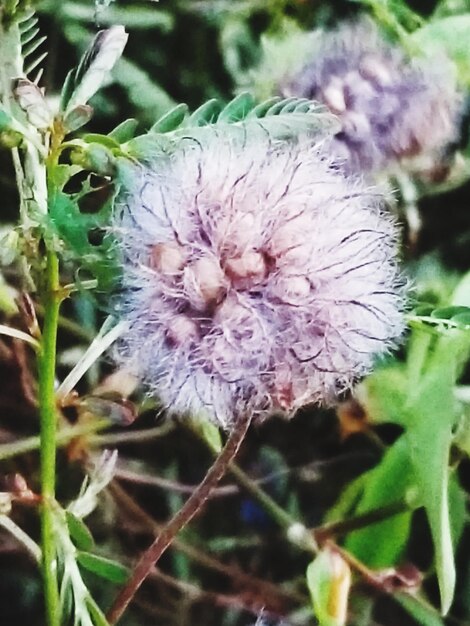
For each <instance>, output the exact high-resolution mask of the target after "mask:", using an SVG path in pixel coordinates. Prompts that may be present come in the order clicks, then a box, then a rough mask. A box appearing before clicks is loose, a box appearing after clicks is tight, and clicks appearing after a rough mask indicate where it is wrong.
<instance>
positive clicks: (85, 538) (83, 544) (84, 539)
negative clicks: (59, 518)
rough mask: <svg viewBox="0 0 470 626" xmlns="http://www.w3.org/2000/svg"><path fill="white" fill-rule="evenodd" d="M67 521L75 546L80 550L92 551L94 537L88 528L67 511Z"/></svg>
mask: <svg viewBox="0 0 470 626" xmlns="http://www.w3.org/2000/svg"><path fill="white" fill-rule="evenodd" d="M65 520H66V522H67V528H68V529H69V533H70V536H71V537H72V539H73V542H74V544H75V545H76V546H77V548H79V549H80V550H91V549H92V548H93V546H94V541H93V536H92V534H91V532H90V531H89V530H88V526H87V525H86V524H85V523H84V522H83V521H82V520H81V519H80V518H79V517H77V516H76V515H74V514H73V513H71V512H70V511H65Z"/></svg>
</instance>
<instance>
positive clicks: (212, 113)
mask: <svg viewBox="0 0 470 626" xmlns="http://www.w3.org/2000/svg"><path fill="white" fill-rule="evenodd" d="M221 108H222V106H221V104H220V102H219V100H217V99H216V98H212V100H208V101H207V102H205V103H204V104H202V105H201V106H200V107H199V108H198V109H196V110H195V111H194V113H192V114H191V116H190V118H189V119H188V123H187V124H185V126H206V124H213V123H215V122H217V120H218V119H219V114H220V111H221Z"/></svg>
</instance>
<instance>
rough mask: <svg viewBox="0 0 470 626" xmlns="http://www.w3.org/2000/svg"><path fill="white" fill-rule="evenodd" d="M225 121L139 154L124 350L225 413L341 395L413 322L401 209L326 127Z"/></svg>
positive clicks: (139, 367)
mask: <svg viewBox="0 0 470 626" xmlns="http://www.w3.org/2000/svg"><path fill="white" fill-rule="evenodd" d="M214 135H215V136H213V137H212V139H211V140H210V141H207V142H200V141H196V140H195V139H193V138H182V139H180V140H179V141H178V142H177V143H176V144H175V145H174V147H173V148H172V149H171V150H169V151H168V152H167V153H166V154H165V155H162V156H161V157H159V158H154V159H153V160H152V162H151V163H147V164H146V165H142V166H140V167H136V169H135V176H134V177H133V181H132V183H131V184H129V185H127V188H126V189H125V190H124V191H123V193H122V195H121V201H120V203H119V204H118V211H117V217H116V220H115V230H116V232H117V234H118V237H119V240H120V245H121V246H122V249H123V272H124V279H123V280H124V285H123V287H124V289H123V296H122V298H121V301H120V305H119V308H120V314H121V316H122V317H123V319H125V320H127V322H128V325H129V329H128V331H127V333H126V334H125V336H124V338H123V339H122V342H121V345H120V346H119V349H118V352H119V354H118V360H120V361H121V362H122V363H123V364H125V365H127V366H129V365H130V366H131V367H132V368H133V369H134V370H135V371H136V372H137V374H138V376H140V377H141V378H142V379H143V380H144V382H145V384H146V386H147V388H148V389H149V390H150V392H151V393H153V394H155V395H157V396H158V397H159V398H160V399H161V401H162V403H163V405H164V406H165V407H168V408H169V409H170V410H172V411H174V412H177V413H180V414H188V413H189V414H193V415H201V414H205V415H208V416H210V417H211V418H212V419H214V420H215V421H216V422H218V423H220V424H221V425H224V426H230V423H231V422H233V421H234V420H236V418H237V416H238V415H240V414H241V413H242V412H244V411H252V412H254V414H255V415H257V416H261V417H262V416H265V415H267V414H269V413H270V412H273V411H281V412H284V413H287V414H292V413H293V412H294V411H295V410H296V409H297V408H299V407H301V406H303V405H305V404H307V403H312V402H315V403H317V402H319V403H328V402H331V401H332V399H333V398H334V397H335V396H336V395H337V394H338V393H340V392H342V391H344V390H345V389H347V388H349V387H350V385H351V384H352V383H353V381H354V380H355V379H356V378H357V377H360V376H362V375H364V374H365V373H367V372H368V371H369V370H370V369H371V367H372V364H373V361H374V357H375V356H376V355H380V354H383V353H385V352H387V350H389V349H390V347H392V346H393V345H394V343H395V341H396V339H397V338H398V337H399V336H400V334H401V333H402V328H403V326H402V324H403V322H402V315H401V308H402V304H403V302H402V300H403V298H402V296H403V290H402V287H400V279H399V277H398V272H397V264H396V261H395V229H394V226H393V224H392V222H391V219H390V218H389V217H387V216H385V215H384V213H383V212H382V209H381V199H380V195H379V194H378V193H375V192H373V191H370V190H367V189H365V188H364V186H363V185H362V184H361V183H360V182H359V181H356V180H353V179H350V178H346V177H345V176H344V175H343V173H342V172H341V171H340V170H338V168H337V167H336V166H335V164H334V162H332V160H331V159H330V158H329V156H328V155H327V154H326V152H325V147H321V146H319V145H317V144H316V143H315V142H314V141H313V140H312V139H301V140H297V141H295V142H294V141H287V140H284V141H281V140H273V139H271V138H270V137H269V136H268V135H267V134H263V135H261V136H258V137H256V139H253V138H251V139H250V136H249V135H248V136H247V135H245V134H243V136H242V134H240V135H236V134H234V132H233V130H232V131H229V130H228V129H227V131H225V130H220V131H219V132H218V133H217V134H216V133H214Z"/></svg>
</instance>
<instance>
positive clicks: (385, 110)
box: [276, 19, 462, 172]
mask: <svg viewBox="0 0 470 626" xmlns="http://www.w3.org/2000/svg"><path fill="white" fill-rule="evenodd" d="M310 42H311V45H310V49H309V53H308V59H307V60H306V61H305V62H304V64H303V65H302V66H301V67H298V68H297V70H295V69H292V67H291V68H290V70H289V74H287V75H285V76H283V77H282V78H281V79H280V82H279V83H278V85H277V87H276V89H277V91H278V93H279V94H280V95H282V96H303V97H307V98H310V99H316V100H319V101H320V102H322V103H324V104H325V105H327V106H328V107H329V109H330V110H331V111H332V112H333V113H335V114H336V115H337V116H338V117H339V119H340V122H341V126H342V128H341V131H340V132H339V133H338V134H337V136H336V138H335V142H334V146H333V148H334V150H335V153H336V154H337V155H338V156H339V157H341V158H342V159H344V161H345V163H346V164H347V166H348V167H349V169H350V170H351V171H358V172H369V171H376V170H379V169H384V168H386V167H388V166H390V165H391V164H393V163H396V162H397V161H401V160H402V159H404V158H408V157H416V156H423V155H424V156H426V157H428V158H429V157H430V158H432V159H439V158H440V156H441V153H442V151H443V149H444V148H445V147H446V146H447V145H449V144H450V143H451V142H453V141H455V140H456V139H457V134H458V123H459V119H460V113H461V105H462V102H461V96H460V94H459V92H458V89H457V84H456V72H455V67H454V65H453V64H452V63H451V62H450V61H449V60H448V59H447V58H446V57H445V56H444V55H441V56H437V57H436V56H434V57H433V58H423V57H417V58H414V59H411V58H410V57H408V56H407V54H406V53H405V51H404V50H402V49H400V48H398V47H397V46H392V45H391V44H388V43H387V42H385V41H384V39H383V37H382V36H381V34H380V33H379V31H378V29H377V27H376V26H375V24H374V23H373V22H371V21H368V20H366V19H363V20H362V21H359V22H357V23H346V24H344V25H342V26H341V27H339V28H338V29H337V30H335V31H332V32H316V33H312V36H311V38H310Z"/></svg>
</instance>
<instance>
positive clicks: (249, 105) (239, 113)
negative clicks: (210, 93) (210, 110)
mask: <svg viewBox="0 0 470 626" xmlns="http://www.w3.org/2000/svg"><path fill="white" fill-rule="evenodd" d="M254 105H255V100H254V98H253V96H252V95H251V94H250V93H247V92H245V93H241V94H239V95H238V96H237V97H236V98H234V99H233V100H232V101H231V102H229V103H228V104H227V106H226V107H224V108H223V109H222V111H221V113H220V115H219V118H218V121H219V122H238V121H240V120H244V119H245V118H246V117H247V116H248V113H249V112H250V111H251V110H252V109H253V107H254Z"/></svg>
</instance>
